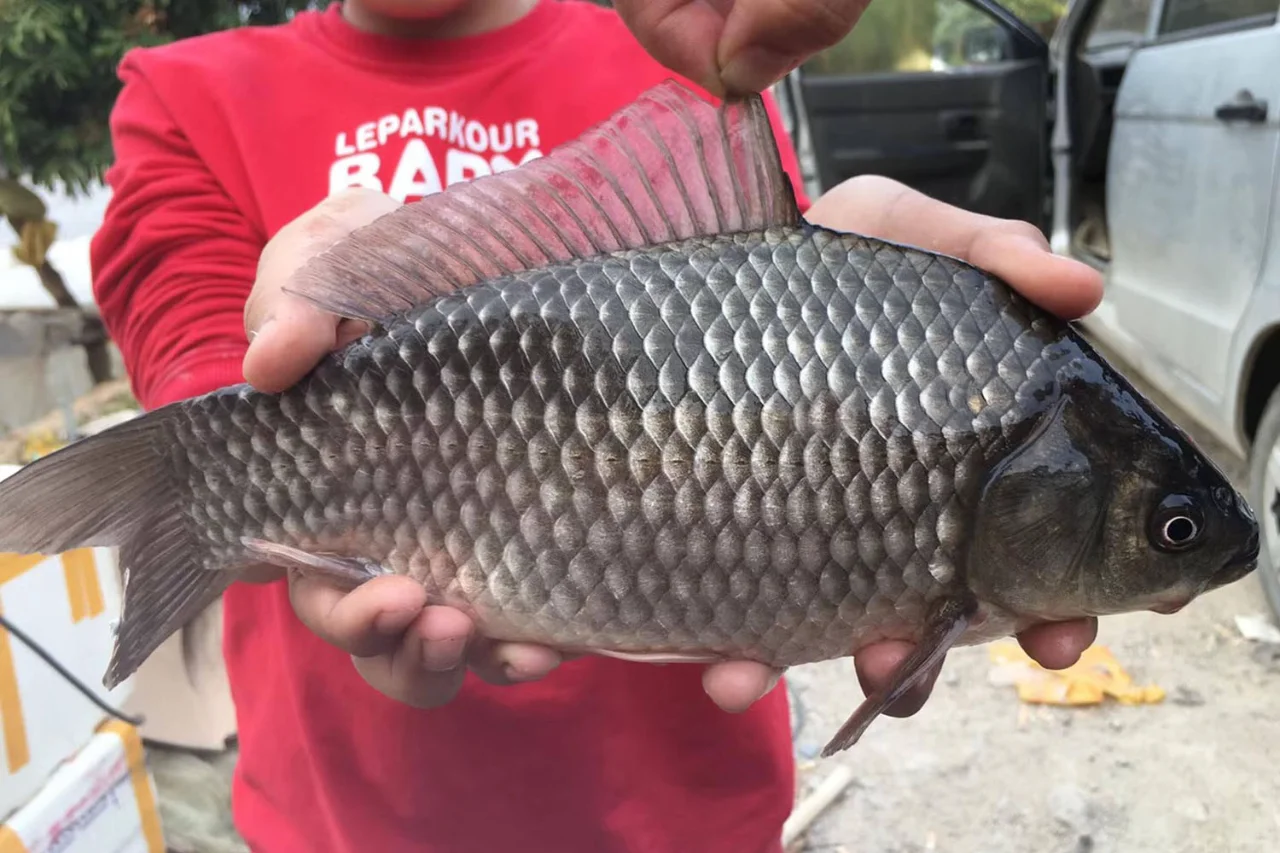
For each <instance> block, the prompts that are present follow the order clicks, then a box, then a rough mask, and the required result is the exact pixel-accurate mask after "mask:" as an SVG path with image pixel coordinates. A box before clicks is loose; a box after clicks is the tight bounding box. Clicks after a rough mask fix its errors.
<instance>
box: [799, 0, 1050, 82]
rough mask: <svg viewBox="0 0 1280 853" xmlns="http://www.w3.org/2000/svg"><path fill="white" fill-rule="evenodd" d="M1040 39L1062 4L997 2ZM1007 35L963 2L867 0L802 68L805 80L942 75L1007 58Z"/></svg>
mask: <svg viewBox="0 0 1280 853" xmlns="http://www.w3.org/2000/svg"><path fill="white" fill-rule="evenodd" d="M1002 5H1003V6H1004V7H1005V8H1007V9H1009V11H1011V12H1013V13H1014V14H1016V15H1018V16H1019V17H1020V18H1022V20H1023V21H1025V22H1026V23H1027V24H1028V25H1029V26H1031V27H1032V28H1033V29H1035V30H1037V31H1038V32H1040V33H1041V35H1044V36H1045V37H1046V38H1047V37H1048V36H1049V34H1051V33H1052V32H1053V29H1054V27H1055V26H1056V25H1057V22H1058V20H1059V19H1060V18H1061V17H1062V15H1063V13H1064V12H1065V11H1066V6H1067V4H1066V0H1003V2H1002ZM1011 39H1012V36H1011V35H1010V33H1009V31H1008V30H1007V29H1006V28H1005V27H1004V26H1003V25H1002V24H1000V23H999V22H998V21H996V19H995V18H992V17H991V16H990V15H988V14H986V13H985V12H982V11H980V10H978V9H976V8H974V7H973V6H970V5H969V4H968V3H965V2H964V0H873V2H872V3H871V5H870V6H868V7H867V10H866V11H865V12H864V13H863V15H862V18H861V19H860V20H859V21H858V24H857V26H855V27H854V28H853V32H851V33H850V34H849V35H847V36H846V37H845V38H844V39H843V40H842V41H841V42H840V43H838V44H836V45H834V46H832V47H830V48H828V49H826V50H824V51H823V52H821V53H820V54H818V55H817V56H815V57H813V58H812V59H810V60H809V61H808V62H806V63H805V65H804V70H805V73H806V74H808V75H811V76H812V75H832V76H834V75H840V76H844V75H856V74H878V73H885V72H908V71H923V72H929V71H937V72H945V71H951V70H955V69H960V68H966V67H973V66H975V65H989V64H991V63H994V62H1004V61H1006V60H1008V59H1011V58H1013V44H1012V41H1011Z"/></svg>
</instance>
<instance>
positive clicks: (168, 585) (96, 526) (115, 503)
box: [0, 404, 237, 689]
mask: <svg viewBox="0 0 1280 853" xmlns="http://www.w3.org/2000/svg"><path fill="white" fill-rule="evenodd" d="M180 406H181V404H176V405H175V406H169V407H165V408H162V409H157V410H156V411H153V412H150V413H148V414H144V415H141V416H139V417H137V418H134V419H133V420H130V421H126V422H125V423H123V424H120V425H117V426H115V427H112V428H110V429H108V430H105V431H103V432H101V433H98V434H96V435H92V436H88V437H86V438H83V439H80V440H78V441H76V442H75V443H73V444H70V445H68V446H67V447H65V448H62V449H60V450H58V451H56V452H54V453H51V454H49V455H48V456H45V457H42V458H40V459H37V460H36V461H35V462H32V463H30V464H28V465H26V466H24V467H23V468H21V469H20V470H19V471H17V472H16V473H14V474H13V475H11V476H9V477H6V478H5V479H4V480H0V551H8V552H17V553H22V554H49V555H52V554H60V553H63V552H65V551H70V550H73V549H76V548H88V547H107V548H111V547H114V548H118V549H119V563H120V568H121V574H122V578H123V584H122V586H123V596H122V597H123V601H122V604H121V611H120V620H119V624H118V625H117V627H116V631H115V645H114V649H113V650H112V655H111V662H110V664H109V665H108V667H107V673H106V677H105V678H104V679H103V684H104V685H105V686H106V687H107V688H108V689H110V688H113V687H115V686H116V685H117V684H119V683H120V682H121V681H123V680H124V679H126V678H128V677H129V676H130V675H132V674H133V673H134V672H135V671H136V670H137V669H138V667H139V666H141V665H142V663H143V662H144V661H145V660H146V659H147V658H148V657H149V656H150V655H151V654H152V653H153V652H154V651H155V650H156V649H157V648H159V646H160V645H161V644H162V643H164V642H165V640H167V639H168V638H169V636H170V635H171V634H173V633H174V632H175V631H177V630H178V629H180V628H183V627H184V626H185V625H186V624H187V623H188V622H190V621H192V620H193V619H194V618H195V617H197V616H199V615H200V614H201V612H203V611H204V610H205V609H207V608H208V607H209V606H210V605H211V604H213V603H214V602H215V601H217V599H218V598H219V597H220V596H221V595H222V593H223V592H224V591H225V590H226V588H227V587H228V586H230V585H231V583H232V582H233V581H234V580H235V579H236V577H237V574H236V572H234V571H217V570H216V569H219V568H234V567H231V566H227V567H223V566H217V565H213V562H214V555H213V552H212V551H211V550H210V546H209V542H208V540H207V539H205V538H203V537H202V536H200V534H199V532H198V530H197V529H195V528H194V526H193V525H191V524H190V523H189V521H188V519H187V516H186V515H185V512H184V509H185V506H186V503H187V501H186V499H185V493H186V491H187V489H186V487H185V479H184V476H185V475H184V469H185V461H181V464H179V462H180V460H179V459H178V458H177V457H176V455H175V454H173V453H172V452H171V449H172V447H173V439H172V438H171V436H172V435H173V434H174V433H173V431H172V429H170V424H171V423H172V421H173V419H174V418H175V417H176V416H178V415H180V414H181V409H180ZM183 645H184V652H185V653H184V658H186V659H187V663H188V667H190V665H191V654H190V652H189V647H190V643H189V641H188V638H187V637H185V636H184V643H183Z"/></svg>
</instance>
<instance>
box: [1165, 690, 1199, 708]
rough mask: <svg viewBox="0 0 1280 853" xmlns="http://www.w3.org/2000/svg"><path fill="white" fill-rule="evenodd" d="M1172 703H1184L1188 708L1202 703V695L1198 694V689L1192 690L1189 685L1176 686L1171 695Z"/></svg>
mask: <svg viewBox="0 0 1280 853" xmlns="http://www.w3.org/2000/svg"><path fill="white" fill-rule="evenodd" d="M1171 699H1172V701H1173V704H1175V705H1184V706H1186V707H1188V708H1197V707H1199V706H1201V705H1203V704H1204V696H1202V695H1200V691H1198V690H1192V689H1191V688H1190V687H1181V686H1179V687H1176V688H1174V691H1173V696H1172V697H1171Z"/></svg>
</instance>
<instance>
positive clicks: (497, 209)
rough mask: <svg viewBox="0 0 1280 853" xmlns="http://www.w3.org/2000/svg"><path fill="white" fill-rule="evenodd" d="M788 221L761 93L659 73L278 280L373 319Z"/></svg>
mask: <svg viewBox="0 0 1280 853" xmlns="http://www.w3.org/2000/svg"><path fill="white" fill-rule="evenodd" d="M799 222H800V212H799V210H798V208H797V207H796V200H795V194H794V192H793V190H792V187H791V183H790V180H789V178H788V177H787V174H786V172H785V171H784V170H783V168H782V163H781V160H780V159H779V156H778V148H777V142H776V140H775V139H774V136H773V128H772V126H771V125H770V123H769V116H768V113H767V112H766V111H765V107H764V102H763V101H762V100H761V98H760V96H759V95H753V96H751V97H749V98H744V99H739V100H733V101H727V102H725V103H723V104H721V105H720V106H718V107H717V106H716V105H714V104H711V103H709V102H708V101H706V100H704V99H703V98H701V97H699V96H698V95H697V94H696V93H695V92H694V91H693V90H691V89H689V88H687V87H686V86H684V85H683V84H681V83H679V82H677V81H675V80H668V81H666V82H664V83H661V84H659V85H657V86H655V87H653V88H651V89H649V90H648V91H646V92H645V93H644V94H643V95H641V96H640V98H638V99H637V100H636V101H635V102H634V103H632V104H631V105H629V106H627V107H625V108H623V109H622V110H620V111H618V112H617V113H615V114H614V115H613V116H612V117H611V118H610V119H608V120H607V121H605V122H603V123H601V124H599V125H597V126H596V127H594V128H592V129H590V130H588V131H587V132H586V133H584V134H583V135H582V136H581V137H579V138H578V139H576V140H575V141H573V142H569V143H566V144H565V145H562V146H560V147H558V148H556V149H554V150H552V151H551V152H549V153H548V154H547V155H546V156H544V157H540V158H538V159H535V160H531V161H529V162H528V163H525V164H524V165H521V166H518V167H516V168H515V169H512V170H510V171H506V172H501V173H498V174H494V175H487V176H484V177H481V178H477V179H475V180H473V181H470V182H468V183H460V184H454V185H453V186H451V187H449V188H448V189H446V190H444V191H443V192H439V193H435V194H433V195H429V196H427V197H426V198H424V199H422V200H421V201H418V202H415V203H413V204H408V205H404V206H403V207H400V208H399V209H397V210H395V211H393V212H391V213H388V214H386V215H384V216H382V217H381V218H379V219H377V220H375V221H374V222H372V223H370V224H368V225H366V226H364V227H362V228H359V229H357V230H356V231H354V232H352V233H351V234H350V235H349V236H347V237H346V238H344V239H343V240H341V241H339V242H338V243H336V244H335V245H333V246H332V247H331V248H329V249H328V250H326V251H325V252H323V253H321V254H320V255H318V256H316V257H315V258H313V259H312V260H311V261H309V262H308V263H307V264H305V265H304V266H303V268H302V269H301V270H300V271H299V272H298V274H297V275H296V276H295V278H294V280H293V282H291V283H290V285H289V286H288V287H287V288H286V289H287V290H289V291H290V292H292V293H295V294H297V295H299V296H301V297H303V298H305V299H308V300H309V301H311V302H313V303H315V304H316V305H318V306H319V307H321V308H322V309H324V310H326V311H329V312H332V313H334V314H338V315H340V316H344V317H353V318H359V319H365V320H370V321H373V322H378V321H382V320H385V319H387V318H388V317H390V316H393V315H395V314H397V313H400V312H403V311H405V310H407V309H409V308H412V307H413V306H415V305H419V304H421V303H423V302H425V301H427V300H429V299H431V298H433V297H436V296H440V295H443V294H446V293H449V292H452V291H453V290H456V289H457V288H460V287H465V286H467V285H470V284H475V283H476V282H479V281H484V280H486V279H489V278H493V277H496V276H499V275H504V274H509V273H513V272H518V271H520V270H523V269H533V268H536V267H539V266H544V265H546V264H550V263H554V262H558V261H567V260H572V259H574V258H582V257H590V256H593V255H600V254H603V253H607V252H614V251H618V250H623V249H635V248H641V247H644V246H648V245H653V244H658V243H664V242H669V241H674V240H682V239H688V238H690V237H698V236H704V235H709V234H717V233H729V232H734V231H745V230H753V229H763V228H767V227H769V226H773V225H791V224H798V223H799Z"/></svg>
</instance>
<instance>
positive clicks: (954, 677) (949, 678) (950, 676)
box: [942, 669, 960, 687]
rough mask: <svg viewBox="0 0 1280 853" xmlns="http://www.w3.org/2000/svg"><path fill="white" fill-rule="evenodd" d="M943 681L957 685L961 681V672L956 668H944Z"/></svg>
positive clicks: (949, 684) (953, 685)
mask: <svg viewBox="0 0 1280 853" xmlns="http://www.w3.org/2000/svg"><path fill="white" fill-rule="evenodd" d="M942 683H943V684H945V685H947V686H948V687H955V686H956V685H957V684H959V683H960V673H958V672H956V671H955V670H954V669H948V670H944V671H943V673H942Z"/></svg>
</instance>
